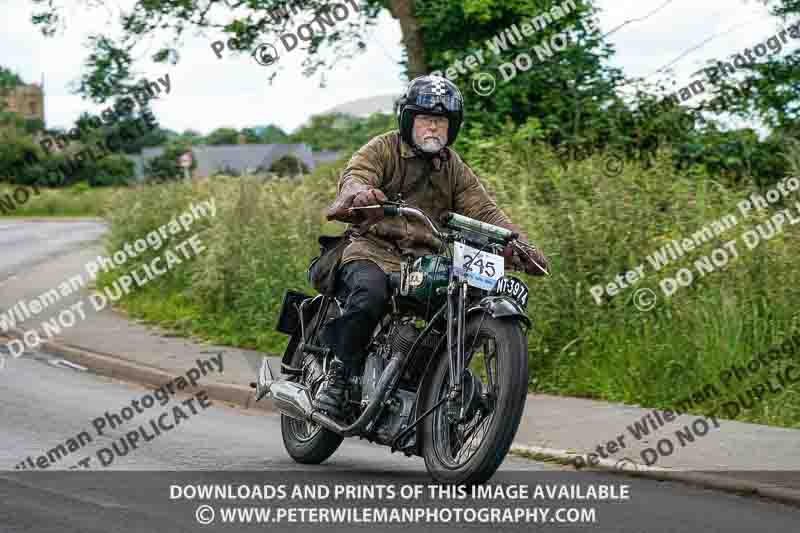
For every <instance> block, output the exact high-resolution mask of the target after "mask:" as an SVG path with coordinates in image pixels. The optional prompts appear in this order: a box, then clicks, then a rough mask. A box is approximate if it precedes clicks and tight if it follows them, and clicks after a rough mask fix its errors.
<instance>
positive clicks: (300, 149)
mask: <svg viewBox="0 0 800 533" xmlns="http://www.w3.org/2000/svg"><path fill="white" fill-rule="evenodd" d="M163 153H164V149H163V148H161V147H158V148H145V149H144V150H142V154H141V155H140V156H127V157H128V158H129V159H130V160H132V161H133V162H134V164H135V165H136V177H137V178H138V179H141V178H143V177H144V167H145V164H146V162H147V161H149V160H151V159H153V158H154V157H158V156H160V155H161V154H163ZM192 153H193V155H194V158H195V160H196V161H197V168H196V169H195V170H194V176H196V177H206V176H212V175H214V174H216V173H218V172H223V171H225V170H226V169H229V170H234V171H236V172H237V173H239V174H248V175H249V174H255V173H256V172H257V171H258V170H261V171H262V172H264V171H266V170H267V169H269V168H270V167H271V166H272V163H274V162H275V161H277V160H278V159H280V158H281V157H283V156H285V155H293V156H294V157H296V158H297V159H299V160H300V161H302V162H303V163H304V164H305V165H306V167H308V168H309V169H310V170H314V168H315V167H316V166H317V165H319V164H320V163H326V162H329V161H336V160H337V159H338V158H339V157H340V156H339V154H338V153H337V152H328V151H320V152H317V153H314V152H313V151H312V150H311V148H310V147H309V146H308V145H305V144H223V145H217V146H207V145H195V146H193V147H192Z"/></svg>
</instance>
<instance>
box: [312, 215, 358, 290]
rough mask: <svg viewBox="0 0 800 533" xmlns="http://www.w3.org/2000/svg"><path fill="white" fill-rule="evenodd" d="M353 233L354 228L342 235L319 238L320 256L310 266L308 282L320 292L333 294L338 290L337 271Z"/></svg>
mask: <svg viewBox="0 0 800 533" xmlns="http://www.w3.org/2000/svg"><path fill="white" fill-rule="evenodd" d="M353 233H354V231H353V230H352V229H348V230H346V231H345V232H344V233H343V234H341V235H337V236H330V235H321V236H320V237H319V239H317V241H318V242H319V256H317V257H315V258H314V259H313V260H312V261H311V264H310V265H309V267H308V282H309V283H310V284H311V286H312V287H314V288H315V289H316V290H317V291H319V293H320V294H324V295H326V296H333V295H334V293H335V292H336V272H337V270H338V269H339V263H341V262H342V254H343V253H344V249H345V248H347V245H348V244H350V242H351V237H352V235H353Z"/></svg>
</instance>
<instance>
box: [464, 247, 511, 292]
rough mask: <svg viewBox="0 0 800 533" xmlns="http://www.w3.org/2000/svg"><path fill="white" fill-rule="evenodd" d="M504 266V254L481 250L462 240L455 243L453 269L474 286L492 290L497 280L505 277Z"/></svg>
mask: <svg viewBox="0 0 800 533" xmlns="http://www.w3.org/2000/svg"><path fill="white" fill-rule="evenodd" d="M504 266H505V260H504V259H503V256H502V255H496V254H491V253H489V252H485V251H481V250H478V249H477V248H473V247H472V246H467V245H466V244H463V243H460V242H457V243H455V244H454V245H453V270H454V272H455V273H456V274H457V275H459V276H463V277H464V278H466V280H467V283H468V284H469V285H472V286H473V287H478V288H479V289H484V290H487V291H490V290H492V288H493V287H494V286H495V284H496V283H497V280H498V279H500V278H502V277H503V272H504V270H503V269H504Z"/></svg>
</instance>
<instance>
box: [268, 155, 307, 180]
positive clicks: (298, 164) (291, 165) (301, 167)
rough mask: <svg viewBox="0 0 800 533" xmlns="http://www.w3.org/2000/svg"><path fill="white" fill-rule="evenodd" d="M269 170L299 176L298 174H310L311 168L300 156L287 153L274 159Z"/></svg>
mask: <svg viewBox="0 0 800 533" xmlns="http://www.w3.org/2000/svg"><path fill="white" fill-rule="evenodd" d="M267 172H273V173H275V174H277V175H278V176H297V175H298V174H308V173H309V169H308V166H306V164H305V163H304V162H303V161H301V160H300V159H299V158H297V157H296V156H294V155H291V154H287V155H285V156H283V157H281V158H280V159H277V160H275V161H273V163H272V165H270V167H269V168H268V169H267Z"/></svg>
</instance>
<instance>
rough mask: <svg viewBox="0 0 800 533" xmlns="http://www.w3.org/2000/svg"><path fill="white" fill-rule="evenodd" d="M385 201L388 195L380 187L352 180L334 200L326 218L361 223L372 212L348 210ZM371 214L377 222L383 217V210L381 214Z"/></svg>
mask: <svg viewBox="0 0 800 533" xmlns="http://www.w3.org/2000/svg"><path fill="white" fill-rule="evenodd" d="M359 197H360V198H359ZM357 199H358V200H357ZM356 201H358V203H356ZM385 201H386V196H385V195H384V194H383V191H381V190H380V189H373V188H371V187H367V186H366V185H363V184H361V183H357V182H353V181H350V182H349V183H347V184H346V185H345V186H344V188H342V190H341V192H340V193H339V194H338V195H337V197H336V200H334V202H333V204H332V205H331V206H330V207H329V208H328V213H327V216H326V218H327V219H328V220H338V221H340V222H349V223H352V224H357V223H361V222H363V221H364V219H365V218H367V217H368V216H369V215H370V213H366V212H363V211H362V212H358V211H356V212H354V213H352V214H350V213H349V211H348V209H349V208H351V207H363V206H366V205H374V204H377V203H381V202H385ZM376 211H378V210H376ZM371 215H372V220H374V221H375V222H377V221H378V220H380V219H381V218H383V210H382V209H381V210H380V214H377V213H371ZM376 215H378V216H376Z"/></svg>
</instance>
